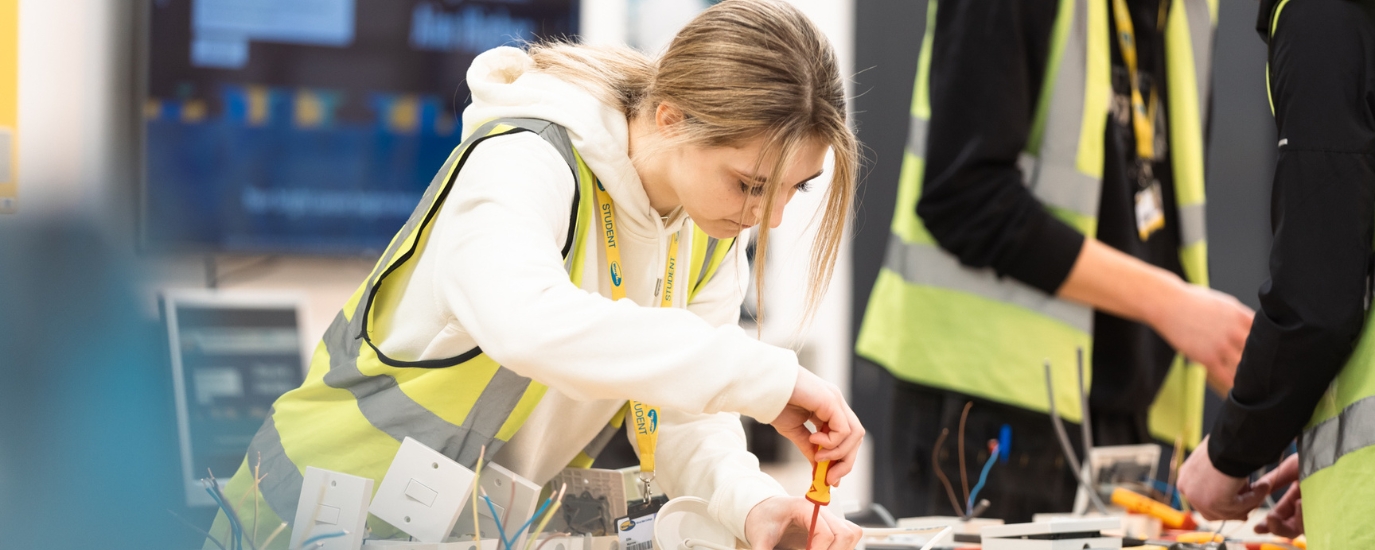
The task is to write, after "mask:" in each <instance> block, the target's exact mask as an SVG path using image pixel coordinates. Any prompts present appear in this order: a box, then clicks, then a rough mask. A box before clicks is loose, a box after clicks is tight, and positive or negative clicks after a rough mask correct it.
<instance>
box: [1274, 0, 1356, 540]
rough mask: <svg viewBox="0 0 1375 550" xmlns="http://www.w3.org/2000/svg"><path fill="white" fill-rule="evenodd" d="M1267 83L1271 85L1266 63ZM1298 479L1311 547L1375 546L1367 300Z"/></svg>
mask: <svg viewBox="0 0 1375 550" xmlns="http://www.w3.org/2000/svg"><path fill="white" fill-rule="evenodd" d="M1288 4H1289V0H1283V1H1281V2H1280V3H1279V4H1277V5H1276V6H1275V7H1274V11H1273V12H1272V13H1271V14H1270V37H1271V39H1273V38H1274V36H1275V30H1276V29H1277V28H1278V27H1279V21H1280V14H1281V13H1282V12H1283V11H1284V7H1285V6H1286V5H1288ZM1265 88H1266V91H1267V92H1270V91H1271V87H1270V68H1269V66H1268V64H1267V66H1266V70H1265ZM1274 110H1275V103H1274V98H1273V95H1272V96H1271V100H1270V111H1271V113H1272V114H1273V113H1274ZM1299 480H1300V485H1301V487H1302V489H1303V528H1304V536H1306V537H1307V538H1308V547H1309V548H1312V549H1314V550H1329V549H1342V548H1375V530H1372V529H1371V527H1370V526H1371V519H1372V518H1375V500H1373V499H1372V497H1375V308H1371V307H1370V305H1369V304H1367V305H1366V319H1365V328H1364V329H1362V331H1361V337H1360V339H1359V340H1358V341H1357V342H1356V349H1355V350H1354V351H1352V353H1351V357H1350V358H1348V359H1347V361H1346V365H1344V366H1342V370H1341V372H1339V373H1337V378H1335V379H1333V380H1332V385H1331V386H1329V387H1328V389H1327V393H1326V394H1324V395H1323V397H1322V400H1320V401H1318V406H1317V408H1315V409H1314V410H1313V418H1312V419H1310V420H1309V422H1308V426H1307V427H1306V428H1305V429H1304V431H1303V434H1302V435H1300V436H1299Z"/></svg>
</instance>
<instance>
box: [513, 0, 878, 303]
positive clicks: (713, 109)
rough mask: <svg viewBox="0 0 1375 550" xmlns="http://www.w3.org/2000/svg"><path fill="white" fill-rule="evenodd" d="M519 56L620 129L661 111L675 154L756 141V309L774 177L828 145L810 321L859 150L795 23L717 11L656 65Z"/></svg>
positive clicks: (544, 49)
mask: <svg viewBox="0 0 1375 550" xmlns="http://www.w3.org/2000/svg"><path fill="white" fill-rule="evenodd" d="M529 53H530V56H531V57H532V58H533V59H534V62H535V67H536V68H537V69H538V70H540V71H543V72H546V73H549V74H553V75H555V76H558V77H560V78H564V79H566V80H569V81H571V82H575V83H578V84H579V85H581V86H583V87H585V88H587V89H588V90H589V91H590V92H592V93H594V94H598V95H599V96H600V98H601V99H602V101H604V102H606V103H608V104H611V105H617V106H619V107H620V108H621V109H622V110H623V111H624V112H625V113H626V116H627V117H628V118H634V117H637V116H643V115H648V116H651V117H652V116H653V112H654V109H656V108H657V107H658V105H659V104H660V103H668V104H670V105H672V106H673V107H676V108H677V109H679V110H680V111H682V113H683V114H684V115H685V116H684V117H683V119H682V121H681V122H678V123H676V124H674V128H673V140H674V141H673V143H674V144H691V145H698V146H705V147H725V146H740V145H743V144H745V143H746V142H748V141H751V140H754V139H759V138H762V139H763V141H764V149H763V152H762V154H761V155H760V160H759V162H760V163H763V162H764V159H773V160H774V162H773V165H772V166H771V167H768V168H769V169H768V170H767V174H768V176H767V180H766V181H765V183H764V189H763V197H764V198H763V205H762V206H763V215H762V217H761V223H760V226H759V236H758V245H757V246H758V248H757V254H756V269H757V271H756V274H755V277H756V278H755V282H756V286H757V288H758V289H759V294H758V295H759V296H761V297H762V296H763V282H764V281H763V274H764V262H765V258H766V256H767V250H768V242H769V223H768V220H770V219H772V216H773V211H774V208H775V207H779V205H776V204H774V203H775V202H776V198H777V196H778V194H779V193H778V191H779V188H780V187H781V186H784V185H787V184H786V183H785V182H783V181H782V173H783V170H784V167H785V166H787V165H788V164H789V163H790V162H792V161H793V160H794V159H795V158H796V157H797V155H798V154H799V152H800V151H801V150H802V149H803V148H804V147H805V146H806V145H807V144H808V142H809V141H812V140H815V141H819V142H821V143H825V144H827V145H829V146H830V148H831V151H832V153H833V155H834V159H835V163H834V168H833V174H834V176H833V179H832V181H831V184H830V185H829V186H827V188H826V196H825V197H824V203H825V210H824V212H823V215H822V218H821V220H820V226H819V227H818V231H817V237H816V244H815V246H814V247H813V248H812V251H811V272H810V273H809V277H808V279H809V281H808V282H809V291H808V296H807V305H806V310H805V311H806V314H805V317H806V318H810V317H811V316H812V314H813V313H815V311H816V307H817V305H818V303H819V302H820V300H821V297H822V295H823V294H824V293H825V291H826V287H827V286H828V285H829V284H830V279H831V274H832V272H833V271H834V268H835V262H836V257H837V255H838V253H839V249H840V243H841V239H842V238H843V234H844V231H845V225H846V221H847V219H848V217H849V212H850V205H851V202H852V201H853V198H854V193H855V178H856V174H857V172H858V164H859V146H858V142H857V140H856V139H855V136H854V133H853V132H852V131H851V130H850V128H849V126H848V125H847V121H846V114H845V88H844V83H843V81H842V80H841V76H840V69H839V66H838V64H837V62H836V55H835V51H834V50H833V49H832V48H831V45H830V43H829V42H828V41H827V40H826V37H825V36H824V35H822V34H821V32H820V31H819V30H818V29H817V28H816V27H815V26H814V25H813V24H812V22H811V21H810V20H808V19H807V17H806V16H805V15H803V14H802V12H800V11H798V10H797V8H794V7H793V6H791V5H789V4H787V3H785V2H782V1H780V0H725V1H724V2H721V3H720V4H717V5H715V6H712V7H711V8H708V9H707V10H706V11H703V12H702V13H701V14H700V15H698V16H697V17H696V18H695V19H693V20H692V22H690V23H688V24H687V26H686V27H683V29H682V30H681V31H679V32H678V34H677V36H675V37H674V39H673V42H672V43H670V44H669V46H668V49H667V50H666V51H665V52H664V53H663V55H662V56H660V57H659V58H658V59H657V60H652V59H650V58H648V57H646V56H644V55H643V54H640V53H638V52H636V51H634V50H631V49H629V48H624V47H610V46H587V45H575V44H568V43H548V44H537V45H532V46H531V47H530V48H529ZM741 245H742V246H743V243H741ZM760 301H761V302H762V298H760ZM760 305H762V303H761V304H760ZM760 312H761V313H762V308H761V309H760Z"/></svg>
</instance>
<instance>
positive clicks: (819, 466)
mask: <svg viewBox="0 0 1375 550" xmlns="http://www.w3.org/2000/svg"><path fill="white" fill-rule="evenodd" d="M817 431H818V432H820V433H826V432H829V431H831V430H830V429H829V428H827V427H826V425H825V424H822V425H821V426H819V427H818V428H817ZM816 451H817V452H821V446H820V445H817V446H816ZM830 469H831V461H829V460H823V461H821V462H815V463H813V464H812V486H811V488H809V489H807V495H806V498H807V500H808V501H810V502H811V503H812V524H811V526H810V527H808V528H807V548H811V547H812V537H813V536H815V535H816V519H817V516H819V515H821V507H822V506H826V505H828V504H830V503H831V486H830V484H828V483H826V473H827V472H828V471H830Z"/></svg>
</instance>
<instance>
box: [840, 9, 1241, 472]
mask: <svg viewBox="0 0 1375 550" xmlns="http://www.w3.org/2000/svg"><path fill="white" fill-rule="evenodd" d="M1172 1H1173V4H1172V5H1171V9H1170V10H1169V17H1168V19H1167V20H1166V27H1165V38H1166V67H1167V69H1166V70H1167V71H1168V79H1167V80H1168V90H1167V91H1166V93H1167V94H1168V95H1167V98H1168V99H1167V101H1168V104H1169V109H1168V111H1169V140H1170V144H1171V145H1172V146H1173V154H1172V156H1171V158H1172V161H1173V169H1174V185H1175V196H1176V198H1177V204H1176V208H1177V210H1178V214H1179V220H1180V236H1181V241H1182V245H1181V247H1180V249H1179V254H1180V259H1181V262H1182V263H1183V267H1184V273H1185V276H1186V277H1187V278H1188V280H1189V281H1191V282H1193V283H1196V284H1203V285H1206V284H1207V281H1208V275H1207V245H1206V243H1205V241H1204V231H1205V223H1204V199H1203V120H1205V118H1206V114H1205V112H1204V110H1205V109H1206V107H1207V98H1208V85H1209V82H1210V81H1209V74H1210V73H1209V63H1210V60H1211V59H1212V36H1213V29H1214V22H1215V21H1216V17H1217V4H1216V0H1172ZM937 5H938V2H937V1H936V0H930V2H929V9H928V13H927V16H926V21H927V28H926V36H925V38H924V40H923V44H922V49H921V55H920V59H919V62H918V69H917V81H916V90H915V93H914V98H913V101H912V111H911V129H910V131H909V134H908V143H907V148H906V153H905V155H904V159H903V164H902V173H901V179H900V182H899V185H898V196H897V209H896V212H895V214H894V215H893V225H892V235H891V236H890V237H889V241H888V250H887V255H886V257H885V259H884V263H883V267H882V269H881V270H880V271H879V275H878V280H877V281H876V282H875V285H874V289H873V293H872V295H871V296H870V299H869V307H868V309H867V310H866V312H865V316H864V323H863V325H862V328H861V330H860V334H859V338H858V339H857V342H856V351H857V352H858V353H859V354H860V355H861V356H863V357H865V358H867V359H869V360H872V361H874V362H875V363H878V364H880V365H883V366H884V367H885V368H887V369H888V370H890V371H891V372H892V373H893V374H894V375H896V376H897V377H899V378H901V379H904V380H908V381H912V382H915V383H919V384H923V385H927V386H932V387H936V388H943V389H948V390H951V391H956V392H960V393H964V394H968V395H974V396H978V397H982V398H985V399H990V400H993V401H997V402H1000V403H1006V404H1009V405H1015V406H1018V407H1022V408H1025V409H1030V410H1034V411H1041V412H1045V411H1047V410H1048V403H1047V401H1046V382H1045V374H1044V368H1043V366H1042V365H1043V363H1044V362H1045V361H1046V360H1047V359H1048V360H1050V361H1051V364H1052V366H1053V367H1054V373H1055V374H1054V375H1053V376H1054V379H1055V390H1056V395H1055V399H1056V408H1057V410H1058V411H1059V412H1060V414H1061V415H1063V416H1064V417H1066V418H1067V419H1068V420H1070V421H1074V422H1078V421H1079V420H1080V416H1081V415H1080V407H1079V393H1078V391H1077V390H1076V389H1075V388H1076V383H1077V380H1076V374H1075V373H1076V369H1075V364H1076V360H1075V350H1076V349H1077V348H1083V349H1084V351H1085V357H1086V359H1087V358H1091V357H1092V356H1093V355H1092V352H1091V347H1092V344H1093V341H1092V336H1091V335H1092V333H1093V326H1092V324H1093V310H1092V309H1090V308H1089V307H1086V306H1084V305H1081V304H1078V303H1074V302H1070V301H1066V300H1062V299H1058V298H1056V297H1055V296H1051V295H1047V294H1046V293H1044V292H1041V291H1040V290H1037V289H1035V288H1032V287H1030V286H1028V285H1025V284H1022V283H1020V282H1018V281H1015V280H1011V279H1008V278H1001V277H998V276H997V275H996V274H995V273H994V271H993V270H991V269H974V268H971V267H967V266H964V265H962V264H960V262H959V260H958V259H957V258H956V257H955V256H954V255H952V254H950V253H949V252H947V251H945V250H943V249H941V248H940V247H939V246H938V245H937V243H936V241H935V239H933V238H932V236H931V234H930V233H929V232H928V231H927V229H926V227H925V226H924V225H923V224H922V221H921V220H920V219H919V218H918V217H917V214H916V207H917V201H918V198H919V197H920V196H921V187H922V177H923V170H924V164H925V163H924V159H923V155H924V154H925V149H926V132H927V123H928V121H929V120H930V117H931V104H930V101H929V89H930V88H929V76H930V67H931V44H932V36H933V35H934V34H935V28H934V27H935V21H936V9H937ZM1110 40H1112V34H1111V29H1110V25H1109V24H1108V2H1107V1H1106V0H1060V5H1059V12H1058V14H1057V16H1056V20H1055V23H1054V27H1053V34H1052V38H1051V47H1050V54H1049V60H1048V63H1047V67H1046V75H1045V79H1044V84H1043V87H1042V90H1041V95H1040V100H1039V104H1038V106H1037V109H1036V112H1035V116H1034V118H1033V124H1032V130H1031V134H1030V136H1029V137H1028V140H1027V146H1026V150H1025V151H1024V152H1023V154H1022V156H1021V158H1020V159H1019V162H1018V164H1019V166H1020V167H1021V169H1022V174H1023V176H1024V177H1025V179H1026V185H1027V186H1028V187H1030V188H1031V190H1032V191H1033V193H1035V195H1036V197H1037V198H1038V199H1039V200H1040V201H1041V202H1042V203H1043V204H1044V205H1045V207H1046V208H1047V209H1048V210H1049V211H1050V212H1051V213H1052V214H1053V215H1055V216H1056V217H1058V218H1059V219H1061V220H1064V221H1065V222H1066V223H1068V224H1069V225H1070V226H1072V227H1074V228H1076V229H1078V230H1079V231H1080V232H1082V233H1083V234H1084V235H1086V236H1089V237H1092V236H1093V235H1094V234H1095V232H1096V230H1097V222H1098V206H1099V196H1100V193H1101V187H1102V171H1103V134H1104V130H1105V126H1104V125H1105V124H1107V122H1108V116H1109V106H1110V101H1111V99H1112V83H1111V80H1110V78H1111V71H1112V69H1111V57H1110V56H1111V49H1110V48H1111V46H1110V42H1109V41H1110ZM1204 387H1205V373H1204V371H1203V369H1202V368H1201V367H1200V366H1197V365H1190V364H1187V363H1186V362H1185V361H1184V360H1183V359H1181V358H1176V360H1175V364H1174V366H1173V367H1172V368H1171V372H1170V373H1169V375H1168V377H1167V378H1166V381H1165V385H1164V387H1163V388H1162V389H1161V391H1160V392H1159V393H1158V394H1157V397H1156V400H1155V403H1154V405H1153V406H1152V408H1151V413H1150V425H1151V432H1152V434H1154V435H1155V436H1156V437H1160V438H1162V439H1164V440H1167V441H1174V440H1175V439H1176V437H1177V436H1181V435H1182V436H1183V437H1184V439H1185V441H1186V443H1187V444H1189V445H1191V446H1192V445H1196V444H1197V442H1198V440H1199V439H1200V437H1201V435H1200V432H1201V430H1202V417H1203V391H1204Z"/></svg>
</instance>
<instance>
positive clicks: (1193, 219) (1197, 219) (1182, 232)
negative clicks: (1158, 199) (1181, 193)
mask: <svg viewBox="0 0 1375 550" xmlns="http://www.w3.org/2000/svg"><path fill="white" fill-rule="evenodd" d="M1207 237H1208V205H1207V203H1198V204H1190V205H1188V206H1181V207H1179V246H1181V247H1184V246H1189V245H1192V244H1197V243H1201V242H1203V241H1204V239H1206V238H1207Z"/></svg>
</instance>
